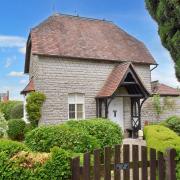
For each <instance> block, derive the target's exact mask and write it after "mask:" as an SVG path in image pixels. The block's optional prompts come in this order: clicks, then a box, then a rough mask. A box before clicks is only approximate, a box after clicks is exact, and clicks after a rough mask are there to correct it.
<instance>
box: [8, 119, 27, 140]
mask: <svg viewBox="0 0 180 180" xmlns="http://www.w3.org/2000/svg"><path fill="white" fill-rule="evenodd" d="M25 126H26V123H25V122H24V121H23V120H22V119H11V120H9V121H8V130H7V134H8V136H9V138H10V139H12V140H19V141H21V140H23V139H24V129H25Z"/></svg>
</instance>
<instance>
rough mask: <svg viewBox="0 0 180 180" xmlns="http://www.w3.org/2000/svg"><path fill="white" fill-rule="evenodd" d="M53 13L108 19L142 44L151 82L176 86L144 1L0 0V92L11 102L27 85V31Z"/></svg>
mask: <svg viewBox="0 0 180 180" xmlns="http://www.w3.org/2000/svg"><path fill="white" fill-rule="evenodd" d="M55 12H59V13H63V14H71V15H77V14H78V15H79V16H84V17H91V18H98V19H106V20H111V21H113V22H114V23H115V24H117V25H118V26H119V27H121V28H122V29H124V30H125V31H126V32H128V33H129V34H131V35H133V36H134V37H136V38H137V39H139V40H141V41H143V42H144V43H145V45H146V46H147V48H148V49H149V51H150V52H151V54H152V55H153V57H154V58H155V59H156V61H157V63H158V64H159V66H158V67H157V68H156V69H155V70H153V72H152V80H159V81H160V82H162V83H165V84H167V85H170V86H173V87H177V86H180V83H179V82H178V81H177V79H176V77H175V72H174V64H173V61H172V59H171V56H170V55H169V53H168V51H167V50H166V49H165V48H163V46H162V44H161V41H160V38H159V35H158V27H157V24H156V22H155V21H154V20H153V19H152V18H151V16H150V15H149V13H148V11H147V10H146V8H145V3H144V0H133V1H132V0H13V1H11V0H1V1H0V92H6V91H7V90H9V91H10V98H11V99H22V98H23V97H22V96H21V95H20V91H21V90H22V89H23V88H24V87H25V85H26V84H27V83H28V75H24V73H23V71H24V60H25V44H26V40H27V37H28V34H29V32H30V29H31V28H32V27H34V26H36V25H38V24H39V23H40V22H42V21H43V20H45V19H46V18H47V17H48V16H50V15H52V14H53V13H55Z"/></svg>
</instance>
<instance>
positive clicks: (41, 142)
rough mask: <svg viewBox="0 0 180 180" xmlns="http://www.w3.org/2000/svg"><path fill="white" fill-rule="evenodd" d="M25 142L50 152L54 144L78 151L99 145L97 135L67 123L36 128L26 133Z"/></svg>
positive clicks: (36, 148) (31, 147)
mask: <svg viewBox="0 0 180 180" xmlns="http://www.w3.org/2000/svg"><path fill="white" fill-rule="evenodd" d="M25 143H26V145H27V146H28V147H29V148H30V149H32V150H35V151H42V152H49V151H50V149H51V148H53V147H54V146H58V147H61V148H63V149H65V150H71V151H73V152H77V153H79V152H82V153H83V152H86V151H92V150H93V149H95V148H98V147H99V141H98V140H97V139H96V138H95V137H92V136H90V135H89V134H88V133H86V132H84V131H81V130H78V129H75V128H71V127H69V126H67V125H54V126H45V127H39V128H35V129H34V130H32V131H31V132H29V133H27V134H26V138H25Z"/></svg>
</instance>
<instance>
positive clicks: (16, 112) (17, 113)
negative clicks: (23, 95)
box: [10, 103, 23, 119]
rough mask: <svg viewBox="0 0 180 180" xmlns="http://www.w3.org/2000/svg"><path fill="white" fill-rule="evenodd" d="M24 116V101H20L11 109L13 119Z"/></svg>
mask: <svg viewBox="0 0 180 180" xmlns="http://www.w3.org/2000/svg"><path fill="white" fill-rule="evenodd" d="M22 117H23V103H19V104H17V105H15V106H14V107H12V109H11V111H10V118H11V119H21V118H22Z"/></svg>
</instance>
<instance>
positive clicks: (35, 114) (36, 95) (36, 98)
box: [26, 92, 46, 127]
mask: <svg viewBox="0 0 180 180" xmlns="http://www.w3.org/2000/svg"><path fill="white" fill-rule="evenodd" d="M45 99H46V96H45V95H44V94H43V93H41V92H31V93H30V94H29V95H28V97H27V100H26V101H27V104H26V110H27V116H28V121H29V122H30V123H31V124H32V125H33V126H34V127H37V126H38V122H39V120H40V118H41V107H42V105H43V102H44V101H45Z"/></svg>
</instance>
